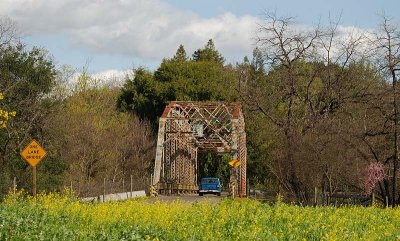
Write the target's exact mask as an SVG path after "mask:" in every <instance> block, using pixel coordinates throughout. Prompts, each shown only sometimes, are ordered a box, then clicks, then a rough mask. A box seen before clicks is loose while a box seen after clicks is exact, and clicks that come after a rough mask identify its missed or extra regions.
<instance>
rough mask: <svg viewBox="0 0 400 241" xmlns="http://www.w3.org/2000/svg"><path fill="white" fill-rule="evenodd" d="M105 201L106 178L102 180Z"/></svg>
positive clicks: (104, 199)
mask: <svg viewBox="0 0 400 241" xmlns="http://www.w3.org/2000/svg"><path fill="white" fill-rule="evenodd" d="M105 201H106V179H105V178H104V180H103V202H105Z"/></svg>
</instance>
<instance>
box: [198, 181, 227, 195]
mask: <svg viewBox="0 0 400 241" xmlns="http://www.w3.org/2000/svg"><path fill="white" fill-rule="evenodd" d="M221 191H222V185H221V182H220V180H219V178H217V177H203V178H202V179H201V182H200V187H199V196H203V195H204V194H207V193H212V194H216V195H217V196H221Z"/></svg>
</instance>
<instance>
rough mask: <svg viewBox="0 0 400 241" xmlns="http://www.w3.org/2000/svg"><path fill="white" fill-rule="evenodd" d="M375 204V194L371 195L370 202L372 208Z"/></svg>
mask: <svg viewBox="0 0 400 241" xmlns="http://www.w3.org/2000/svg"><path fill="white" fill-rule="evenodd" d="M374 204H375V193H374V192H373V193H372V201H371V206H374Z"/></svg>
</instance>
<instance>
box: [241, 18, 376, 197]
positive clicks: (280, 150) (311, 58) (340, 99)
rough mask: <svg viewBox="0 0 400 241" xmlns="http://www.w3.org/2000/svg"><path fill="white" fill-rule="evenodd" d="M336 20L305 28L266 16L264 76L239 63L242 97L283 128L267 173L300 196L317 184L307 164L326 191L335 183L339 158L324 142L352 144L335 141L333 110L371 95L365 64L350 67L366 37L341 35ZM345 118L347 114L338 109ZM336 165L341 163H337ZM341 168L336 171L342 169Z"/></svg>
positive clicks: (250, 107) (278, 130)
mask: <svg viewBox="0 0 400 241" xmlns="http://www.w3.org/2000/svg"><path fill="white" fill-rule="evenodd" d="M338 26H339V24H338V22H331V24H330V25H329V26H328V27H326V28H323V27H322V26H320V25H317V26H316V27H314V28H309V27H304V26H300V25H296V24H295V23H294V22H293V19H292V18H279V17H277V16H276V15H275V14H267V15H266V21H265V22H264V23H262V24H260V28H259V32H258V35H257V43H258V46H259V48H260V49H261V51H262V53H263V57H264V58H263V59H264V63H265V64H266V66H267V70H268V74H267V75H266V76H265V77H264V78H259V77H257V78H253V79H251V78H249V77H248V76H246V72H245V71H243V68H241V69H240V71H241V72H240V77H241V78H242V79H245V80H246V81H243V82H246V83H247V86H246V88H244V87H242V88H241V89H242V90H243V91H241V93H240V94H241V98H242V101H244V102H245V103H246V106H247V108H248V110H249V111H251V112H252V113H259V114H261V115H262V116H263V117H264V118H265V119H264V120H265V121H266V122H268V123H271V124H273V128H274V129H275V130H274V131H273V132H274V133H281V134H278V136H277V137H278V138H275V140H274V143H276V145H277V146H276V147H274V152H275V154H274V158H275V161H274V163H272V165H271V171H272V173H274V174H275V175H276V176H277V178H278V180H279V182H280V184H281V185H282V186H283V187H284V188H285V189H286V190H288V191H290V192H292V193H293V194H294V195H295V197H296V198H297V200H299V201H301V202H307V199H308V194H307V188H309V187H307V186H308V185H307V184H306V182H310V183H313V185H322V184H318V183H316V181H315V179H317V178H319V177H317V176H314V177H311V176H310V174H312V173H313V171H312V170H314V171H315V172H314V173H318V174H320V176H325V179H326V180H327V182H328V183H329V187H330V188H329V190H330V191H333V190H334V189H335V186H337V185H335V183H334V180H335V179H336V180H339V179H343V178H342V177H341V176H340V171H337V172H333V170H334V169H336V170H337V168H334V166H333V164H332V160H337V159H338V158H339V157H335V156H334V154H333V153H329V152H327V149H326V148H327V147H328V146H329V147H332V146H334V147H335V148H339V147H341V148H344V149H346V150H347V149H350V148H349V147H348V146H349V145H347V146H346V145H345V144H344V143H343V141H342V142H341V141H340V140H343V137H339V135H342V133H341V132H340V131H339V130H335V128H336V127H337V126H340V127H341V128H342V127H343V128H346V127H344V126H342V125H345V124H342V123H341V122H340V121H337V119H338V118H337V115H338V112H339V111H342V112H343V111H344V109H345V107H346V108H350V104H352V103H361V102H363V101H364V100H365V99H366V98H368V97H369V96H370V91H371V86H370V85H369V82H368V81H364V82H363V81H362V78H363V77H365V75H367V74H369V72H368V70H367V69H366V68H363V67H354V68H353V67H351V65H352V64H354V63H355V62H357V61H358V60H360V59H361V57H362V55H361V53H362V51H361V49H360V48H359V47H360V46H361V45H362V41H363V40H364V36H363V35H362V34H358V33H350V35H347V36H346V37H344V35H343V34H341V33H340V32H339V31H338ZM242 67H243V66H242ZM357 75H359V76H358V77H357ZM353 79H354V80H353ZM350 115H351V113H350ZM342 118H347V117H345V116H344V114H343V116H342ZM257 128H259V127H257ZM280 135H281V136H280ZM320 135H325V136H327V137H329V136H332V135H335V136H337V139H336V140H335V141H332V140H331V139H332V138H325V139H321V138H319V136H320ZM349 141H350V140H349ZM325 142H326V143H325ZM317 147H318V148H317ZM335 150H337V149H335ZM332 156H333V157H332ZM343 158H346V159H347V160H350V159H351V157H350V156H347V157H343ZM311 163H312V165H311ZM348 163H349V162H348ZM335 164H337V165H340V163H339V161H335ZM342 166H343V169H342V170H341V171H343V170H345V167H344V165H342ZM331 167H332V168H331ZM336 167H337V166H336ZM349 175H350V173H349ZM354 179H357V178H354ZM343 181H344V180H343Z"/></svg>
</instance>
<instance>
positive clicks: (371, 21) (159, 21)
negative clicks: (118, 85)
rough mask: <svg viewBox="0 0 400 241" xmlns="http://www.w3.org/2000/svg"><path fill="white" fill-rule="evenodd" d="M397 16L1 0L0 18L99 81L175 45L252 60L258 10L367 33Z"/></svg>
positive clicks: (380, 8)
mask: <svg viewBox="0 0 400 241" xmlns="http://www.w3.org/2000/svg"><path fill="white" fill-rule="evenodd" d="M399 10H400V1H399V0H363V1H362V0H303V1H299V0H268V1H267V0H264V1H262V0H253V1H251V0H247V1H246V0H0V16H7V17H9V18H11V19H12V20H14V21H15V22H16V23H17V24H18V25H19V27H20V28H21V31H22V32H23V36H24V37H23V41H24V42H25V43H27V45H28V46H29V47H32V46H38V47H43V48H45V49H47V50H48V51H49V52H50V53H51V54H52V56H53V57H54V59H55V61H56V63H57V65H58V66H61V65H64V64H67V65H70V66H72V67H74V68H76V69H83V68H85V69H86V70H87V71H89V73H92V74H95V75H96V76H98V77H101V76H102V75H104V76H106V77H108V76H110V75H112V76H118V75H122V74H124V73H126V71H127V70H129V69H132V68H136V67H140V66H143V67H146V68H148V69H150V70H154V69H156V68H157V66H158V65H159V64H160V62H161V60H162V59H163V58H169V57H172V56H173V55H174V53H175V52H176V49H177V48H178V46H179V45H180V44H183V45H184V46H185V49H186V51H187V53H188V54H189V55H191V54H192V53H193V52H194V51H195V50H196V49H198V48H201V47H203V46H204V45H205V44H206V42H207V40H208V39H213V40H214V42H215V45H216V48H217V49H218V50H219V51H220V52H221V53H222V54H223V56H224V57H225V58H226V60H227V62H231V63H236V62H240V61H242V60H243V57H244V56H251V52H252V49H253V48H254V47H255V40H254V37H255V34H256V31H257V28H258V26H259V24H262V22H263V19H264V18H265V12H275V13H276V14H277V15H278V16H290V17H294V18H295V21H296V23H297V24H299V25H305V26H315V25H316V24H317V23H319V22H320V23H323V24H324V23H325V24H326V23H328V22H329V19H330V18H331V19H339V18H340V25H341V26H343V27H350V28H359V29H363V30H370V29H373V28H375V27H376V26H377V25H378V24H379V21H380V20H381V18H380V16H381V15H382V14H385V15H387V16H390V17H395V20H400V19H398V17H397V16H398V14H399ZM396 14H397V15H396Z"/></svg>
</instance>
